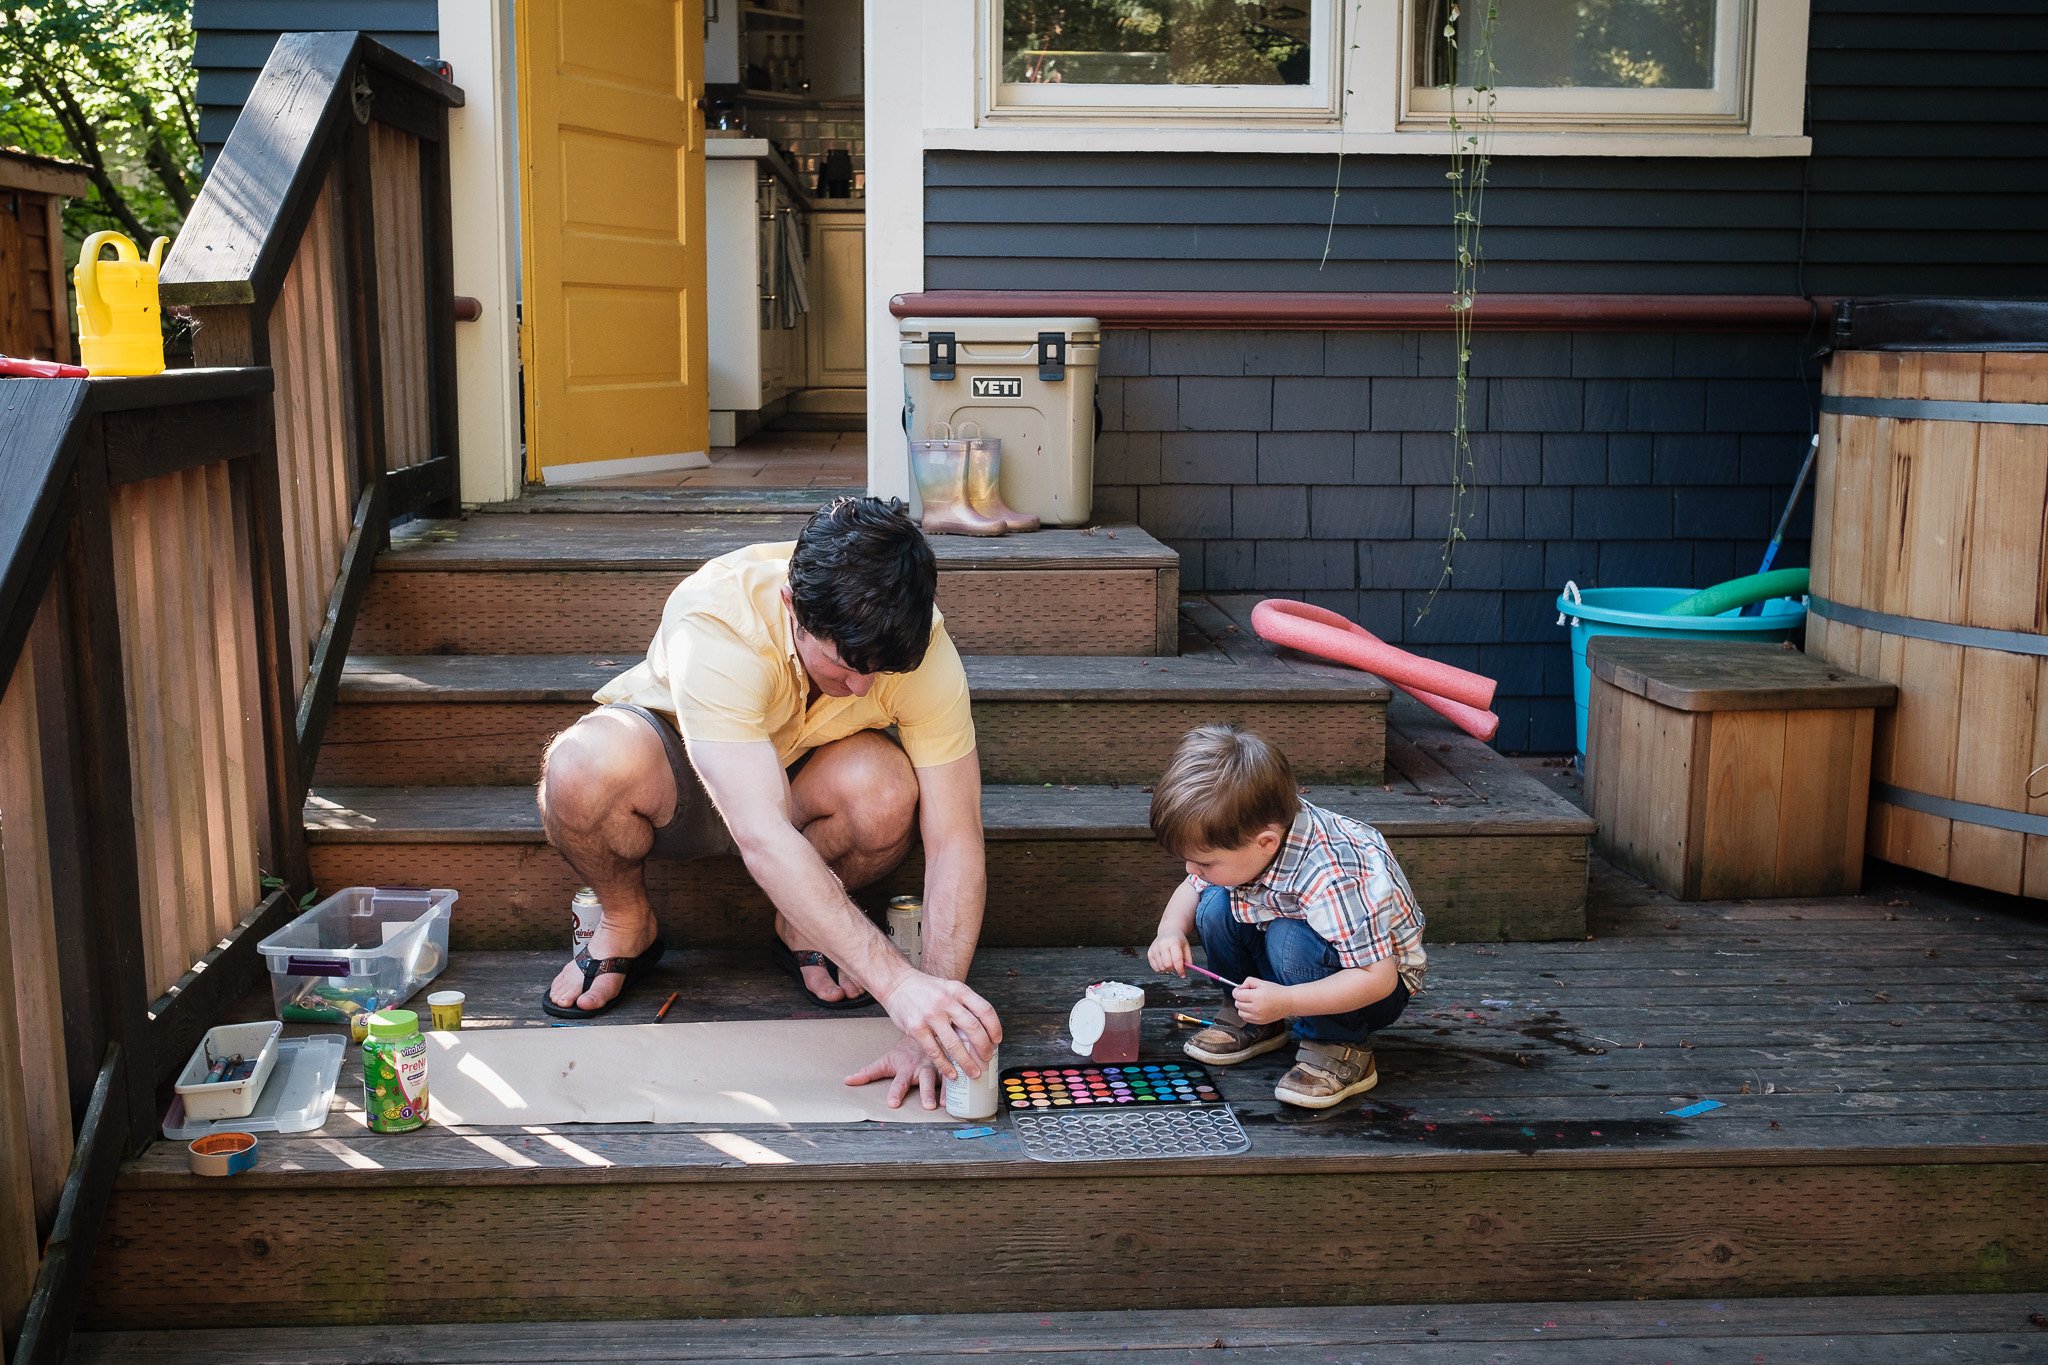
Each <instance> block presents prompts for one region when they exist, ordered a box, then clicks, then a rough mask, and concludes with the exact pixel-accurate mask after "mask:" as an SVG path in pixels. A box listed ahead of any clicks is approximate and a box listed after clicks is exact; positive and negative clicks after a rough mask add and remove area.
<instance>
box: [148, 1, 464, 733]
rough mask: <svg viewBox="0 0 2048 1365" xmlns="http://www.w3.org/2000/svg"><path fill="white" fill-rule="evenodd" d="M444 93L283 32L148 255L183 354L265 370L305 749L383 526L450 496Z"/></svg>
mask: <svg viewBox="0 0 2048 1365" xmlns="http://www.w3.org/2000/svg"><path fill="white" fill-rule="evenodd" d="M461 102H462V92H461V91H460V90H458V89H456V88H455V87H454V86H452V85H450V84H448V83H447V82H446V81H443V80H441V79H440V78H439V77H437V76H434V75H433V74H431V73H429V72H428V71H426V70H424V69H423V68H421V67H420V66H418V65H416V64H414V63H412V62H408V61H406V60H405V59H404V58H402V57H400V56H398V55H397V54H396V53H394V52H392V51H390V49H388V48H385V47H382V46H380V45H378V44H376V43H372V42H369V41H367V40H364V39H362V38H360V37H359V35H357V34H354V33H292V34H286V35H285V36H284V37H282V38H280V39H279V40H278V43H277V46H276V48H275V49H273V50H272V52H271V54H270V60H269V62H268V63H267V64H266V65H265V66H264V68H263V74H262V76H261V77H260V78H259V79H258V80H257V82H256V86H255V88H254V89H253V90H251V91H250V94H249V99H248V102H247V103H246V104H244V105H243V107H242V114H241V117H240V119H239V120H238V121H237V122H236V124H235V129H234V132H233V133H232V134H231V135H230V136H229V138H228V141H227V145H226V146H225V147H223V148H222V149H221V155H220V160H219V161H218V162H216V163H215V165H214V168H213V172H212V174H211V175H210V176H209V177H208V179H207V190H208V191H209V192H212V191H215V190H217V191H218V193H211V194H210V197H209V195H202V196H201V198H200V200H199V202H198V203H197V204H195V205H194V206H193V210H192V213H191V216H190V217H189V218H187V219H186V222H185V228H184V230H183V231H182V232H181V233H180V234H179V236H178V239H177V241H176V243H174V244H173V246H172V248H171V255H170V259H169V260H168V261H167V262H165V265H164V275H163V298H164V302H165V303H166V304H169V305H174V306H178V307H182V308H184V309H185V310H186V311H187V312H188V313H189V314H190V316H191V317H192V319H193V321H194V322H195V323H196V324H197V331H196V333H195V336H194V343H193V345H194V352H195V355H196V357H197V358H198V360H199V362H200V363H201V364H205V365H268V366H270V367H271V369H273V370H274V371H275V372H276V374H277V407H278V413H279V420H278V429H277V444H278V459H279V482H280V484H281V485H282V487H283V489H284V492H285V518H286V523H285V538H286V543H287V544H288V545H290V546H291V547H292V552H291V555H290V556H289V558H288V560H287V564H286V569H287V574H286V604H287V608H288V613H289V616H290V620H291V640H292V644H293V648H294V650H295V651H297V653H296V654H295V656H294V657H295V659H296V660H297V662H298V664H299V665H300V683H299V691H298V703H299V718H298V729H299V737H300V742H301V746H302V749H303V750H304V752H305V753H306V755H307V757H308V760H309V761H310V759H311V756H312V755H313V753H314V752H315V751H316V750H317V749H318V748H319V740H320V734H321V732H322V730H323V729H324V728H325V725H326V720H327V713H328V710H329V707H330V706H331V703H332V699H333V694H334V689H335V686H336V684H337V683H338V682H339V679H340V674H341V665H342V659H343V655H344V654H345V653H346V649H345V648H342V647H337V646H338V645H339V646H345V644H346V642H347V639H348V634H349V631H350V629H351V628H352V626H353V624H354V621H355V613H356V607H357V605H358V604H359V603H360V601H361V599H362V592H363V589H364V587H365V586H366V585H367V584H368V582H369V569H370V561H371V560H372V559H373V558H374V556H375V555H376V552H377V551H378V550H380V549H381V548H383V545H384V543H385V541H386V539H387V537H386V536H385V534H384V532H383V530H382V528H383V526H385V525H386V524H387V523H388V521H389V520H390V519H391V518H393V517H397V516H403V515H406V514H409V513H427V514H441V513H449V512H453V511H455V510H456V507H457V494H458V482H457V435H456V406H455V332H454V328H455V301H454V298H455V296H454V285H453V273H454V272H453V266H452V243H451V242H450V240H449V229H448V221H449V217H448V215H449V209H448V110H449V108H450V107H451V106H454V105H459V104H460V103H461ZM372 528H375V529H372ZM337 566H338V567H339V574H338V586H337V574H336V573H335V570H336V568H337Z"/></svg>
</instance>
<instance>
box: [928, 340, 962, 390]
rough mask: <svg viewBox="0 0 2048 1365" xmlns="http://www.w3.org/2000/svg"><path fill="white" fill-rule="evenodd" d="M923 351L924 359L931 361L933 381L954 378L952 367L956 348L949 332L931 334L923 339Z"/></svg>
mask: <svg viewBox="0 0 2048 1365" xmlns="http://www.w3.org/2000/svg"><path fill="white" fill-rule="evenodd" d="M924 349H925V355H926V357H927V358H928V359H929V360H930V361H931V366H932V378H933V379H935V380H939V379H951V378H953V377H954V375H955V370H954V368H953V365H954V361H955V359H956V352H957V350H958V348H957V347H956V346H955V345H954V343H953V334H952V333H951V332H933V333H932V334H931V335H930V336H928V337H926V338H925V341H924Z"/></svg>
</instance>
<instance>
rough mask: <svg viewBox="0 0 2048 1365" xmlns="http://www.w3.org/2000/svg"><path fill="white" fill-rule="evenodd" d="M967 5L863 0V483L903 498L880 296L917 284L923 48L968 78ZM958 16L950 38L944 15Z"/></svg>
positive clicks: (905, 479) (889, 341)
mask: <svg viewBox="0 0 2048 1365" xmlns="http://www.w3.org/2000/svg"><path fill="white" fill-rule="evenodd" d="M972 10H973V6H971V5H968V4H965V3H963V2H962V0H933V2H932V3H929V4H928V3H927V0H867V8H866V15H865V21H866V32H865V34H864V35H863V43H864V46H865V48H866V76H865V79H864V81H863V84H864V85H865V86H866V90H867V111H866V124H865V128H864V136H865V137H866V139H867V152H866V155H867V265H868V278H867V324H868V491H869V492H870V493H873V494H875V495H877V496H878V497H885V498H886V497H897V498H903V499H905V500H910V499H911V488H910V450H909V447H908V446H907V445H906V444H905V443H904V436H903V364H902V361H901V360H900V358H899V345H898V330H897V326H896V319H895V317H894V316H893V315H892V314H891V313H890V312H889V300H890V299H892V298H894V297H895V296H896V295H898V294H912V293H916V292H918V291H919V290H921V289H923V288H924V130H925V122H926V119H925V105H926V99H927V94H928V91H927V85H928V83H932V82H935V81H937V80H940V79H942V77H941V76H940V75H939V74H938V73H932V72H929V71H928V62H927V54H930V56H931V57H932V58H933V59H936V60H937V61H938V62H939V63H940V65H941V66H945V65H946V64H948V63H950V64H951V66H952V68H953V69H954V70H956V71H957V72H958V74H959V75H960V76H961V77H962V78H964V79H966V80H968V81H970V82H971V81H972V80H973V73H972V67H973V65H974V62H973V52H974V45H973V34H974V30H973V16H972ZM955 15H958V16H959V17H961V18H965V19H966V21H967V45H966V46H965V47H964V48H961V47H958V46H956V40H957V37H958V34H957V32H956V30H957V29H958V28H959V24H958V22H957V21H956V20H955V19H954V16H955Z"/></svg>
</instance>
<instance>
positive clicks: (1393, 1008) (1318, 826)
mask: <svg viewBox="0 0 2048 1365" xmlns="http://www.w3.org/2000/svg"><path fill="white" fill-rule="evenodd" d="M1152 833H1153V835H1154V837H1156V838H1157V839H1158V840H1159V843H1160V845H1161V846H1162V847H1164V848H1165V849H1166V850H1167V851H1168V852H1169V853H1172V854H1173V855H1174V856H1176V857H1178V858H1181V859H1183V860H1185V862H1186V863H1187V869H1188V879H1187V880H1186V881H1185V882H1183V883H1181V886H1180V889H1179V890H1177V891H1175V892H1174V893H1173V896H1172V898H1171V899H1170V900H1168V901H1167V903H1166V912H1165V913H1164V914H1163V915H1161V916H1160V918H1159V936H1158V937H1157V938H1156V939H1154V940H1153V943H1152V949H1151V952H1150V953H1149V954H1148V957H1149V959H1150V961H1151V964H1152V968H1153V970H1154V971H1161V972H1175V973H1178V974H1179V975H1181V976H1183V977H1185V976H1186V975H1187V967H1188V961H1189V958H1188V938H1187V935H1188V930H1189V928H1191V927H1194V928H1198V929H1199V930H1200V931H1201V935H1202V946H1203V947H1205V948H1207V949H1208V950H1209V966H1210V968H1211V970H1213V971H1215V972H1217V973H1218V974H1219V975H1222V976H1227V977H1230V978H1231V979H1232V980H1235V981H1241V982H1243V983H1244V984H1243V985H1241V986H1239V987H1237V988H1236V990H1235V991H1234V992H1232V1005H1231V1006H1225V1007H1223V1008H1221V1009H1218V1010H1217V1011H1215V1015H1216V1019H1217V1023H1216V1024H1215V1025H1214V1026H1212V1027H1209V1028H1205V1029H1203V1030H1202V1031H1201V1032H1200V1033H1197V1034H1196V1035H1195V1036H1194V1037H1193V1038H1191V1039H1189V1040H1188V1043H1187V1049H1186V1050H1187V1054H1188V1056H1190V1057H1193V1058H1195V1059H1196V1060H1198V1061H1203V1062H1208V1063H1210V1064H1211V1065H1214V1066H1229V1065H1231V1064H1232V1063H1234V1062H1242V1061H1244V1060H1245V1059H1247V1058H1250V1057H1256V1056H1258V1055H1259V1054H1260V1053H1262V1052H1271V1051H1272V1050H1273V1049H1275V1048H1277V1047H1280V1046H1282V1045H1284V1044H1285V1043H1286V1042H1287V1038H1288V1032H1289V1030H1288V1027H1287V1023H1286V1021H1288V1020H1290V1019H1291V1020H1292V1021H1293V1036H1294V1038H1295V1040H1296V1041H1297V1042H1298V1043H1299V1044H1300V1047H1299V1049H1298V1051H1297V1052H1296V1054H1295V1061H1294V1066H1293V1068H1292V1069H1291V1070H1289V1071H1288V1073H1287V1074H1286V1075H1285V1076H1282V1077H1281V1078H1280V1084H1279V1085H1278V1086H1277V1087H1276V1088H1275V1089H1274V1091H1273V1093H1274V1095H1275V1096H1276V1097H1277V1098H1278V1099H1280V1100H1282V1101H1284V1102H1286V1103H1288V1104H1297V1105H1300V1106H1302V1107H1303V1108H1306V1109H1327V1108H1329V1107H1330V1106H1331V1105H1333V1104H1336V1103H1338V1102H1339V1101H1340V1100H1344V1099H1347V1098H1349V1097H1350V1096H1352V1095H1360V1094H1363V1093H1365V1092H1366V1091H1368V1090H1370V1089H1372V1088H1373V1087H1374V1086H1375V1085H1377V1084H1379V1079H1380V1078H1379V1071H1378V1069H1377V1068H1376V1067H1375V1066H1374V1065H1373V1056H1372V1049H1371V1048H1370V1047H1368V1046H1366V1039H1367V1038H1368V1037H1369V1036H1370V1035H1371V1034H1373V1033H1374V1032H1376V1031H1377V1030H1379V1029H1383V1028H1385V1027H1386V1026H1387V1025H1389V1024H1391V1023H1393V1022H1394V1021H1395V1020H1396V1019H1398V1018H1400V1017H1401V1011H1402V1010H1403V1009H1405V1008H1407V1005H1408V998H1409V995H1410V994H1411V993H1412V992H1414V991H1419V990H1420V989H1422V974H1423V970H1424V967H1425V965H1426V961H1427V959H1426V956H1425V954H1424V953H1423V951H1422V912H1421V911H1420V910H1418V909H1416V906H1415V893H1414V892H1412V891H1410V890H1409V889H1408V879H1407V878H1406V877H1405V876H1403V875H1402V874H1401V867H1400V864H1398V863H1396V862H1395V861H1394V855H1393V854H1392V853H1391V852H1389V851H1388V849H1387V841H1386V840H1385V839H1383V838H1382V837H1380V832H1379V831H1378V830H1376V829H1374V828H1373V827H1372V826H1371V825H1368V824H1365V823H1363V822H1362V821H1358V820H1353V819H1351V818H1349V817H1348V816H1343V815H1338V814H1336V813H1334V812H1332V811H1326V810H1323V809H1321V808H1319V807H1316V806H1312V805H1310V804H1309V803H1308V802H1306V801H1303V800H1302V799H1301V797H1300V795H1299V793H1298V791H1297V789H1296V787H1295V785H1294V773H1293V770H1292V769H1290V768H1289V767H1288V765H1287V759H1286V758H1285V757H1284V756H1283V755H1282V754H1281V753H1280V751H1279V750H1277V749H1275V748H1274V747H1273V746H1272V745H1270V744H1268V743H1266V741H1264V740H1263V739H1260V738H1259V737H1258V736H1257V735H1255V734H1252V733H1250V732H1249V731H1246V730H1240V729H1239V728H1238V727H1236V726H1235V725H1204V726H1202V727H1201V728H1200V729H1197V730H1192V731H1190V732H1189V733H1188V735H1187V737H1186V738H1184V739H1182V740H1181V742H1180V747H1179V748H1178V749H1177V750H1175V751H1174V755H1173V760H1172V762H1170V763H1168V764H1167V766H1166V774H1165V776H1163V777H1161V778H1160V779H1159V782H1158V784H1157V785H1156V786H1155V787H1154V788H1153V792H1152ZM1233 1006H1234V1008H1233Z"/></svg>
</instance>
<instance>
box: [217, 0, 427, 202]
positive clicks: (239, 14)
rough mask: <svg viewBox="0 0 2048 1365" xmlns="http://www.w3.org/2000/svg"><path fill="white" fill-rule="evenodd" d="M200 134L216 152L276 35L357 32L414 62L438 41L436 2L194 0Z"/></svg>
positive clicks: (253, 83)
mask: <svg viewBox="0 0 2048 1365" xmlns="http://www.w3.org/2000/svg"><path fill="white" fill-rule="evenodd" d="M192 28H193V32H194V39H195V43H194V51H193V63H194V65H196V66H197V67H198V68H199V91H198V94H199V138H200V143H201V145H202V147H203V149H204V151H205V153H206V162H207V164H208V165H209V166H211V165H212V164H213V158H214V157H215V156H217V155H219V153H220V149H221V146H222V144H224V143H225V142H226V141H227V140H228V132H229V131H230V130H231V129H232V128H233V127H234V126H235V119H236V117H237V116H238V115H240V113H241V112H242V105H243V103H244V101H246V100H247V99H248V98H249V91H250V89H251V87H253V86H254V85H255V84H256V77H257V75H258V74H259V73H260V72H261V71H262V70H263V63H264V62H265V61H267V60H268V59H269V57H270V49H271V48H272V47H273V46H275V45H276V43H277V36H278V35H279V34H280V33H297V32H304V31H320V30H328V29H361V30H363V31H364V32H366V33H368V34H370V36H372V37H374V38H376V39H377V40H378V41H379V42H381V43H383V44H385V45H386V46H388V47H390V48H392V49H394V50H395V51H398V52H401V53H404V54H405V55H406V56H408V57H411V58H413V59H414V60H415V61H418V60H421V59H424V58H427V57H432V56H434V55H435V54H436V51H437V50H438V47H439V42H440V18H439V6H437V5H436V4H435V0H192Z"/></svg>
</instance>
